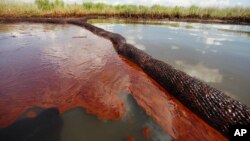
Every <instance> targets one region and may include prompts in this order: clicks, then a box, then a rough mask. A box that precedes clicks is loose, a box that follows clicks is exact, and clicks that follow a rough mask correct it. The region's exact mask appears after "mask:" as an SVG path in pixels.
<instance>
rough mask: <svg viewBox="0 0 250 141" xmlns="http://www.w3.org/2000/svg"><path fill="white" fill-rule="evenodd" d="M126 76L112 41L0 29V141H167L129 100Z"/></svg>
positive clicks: (30, 27)
mask: <svg viewBox="0 0 250 141" xmlns="http://www.w3.org/2000/svg"><path fill="white" fill-rule="evenodd" d="M114 68H120V69H114ZM128 70H130V71H131V72H135V71H133V68H132V67H130V66H129V65H127V64H126V63H125V62H123V61H122V59H121V58H120V57H119V56H118V55H117V53H116V52H115V50H114V49H113V46H112V44H111V42H110V41H108V40H106V39H102V38H100V37H98V36H95V35H94V34H92V33H91V32H89V31H87V30H85V29H83V28H80V27H77V26H72V25H53V24H25V23H22V24H9V25H7V24H2V25H1V24H0V127H1V128H0V140H3V141H4V140H5V141H12V140H26V139H27V140H38V141H39V140H43V141H45V140H46V141H49V140H51V141H72V140H74V141H83V140H85V141H106V140H108V141H119V140H120V141H124V140H126V138H127V137H130V136H131V137H133V138H134V139H135V140H140V141H144V140H145V141H146V140H147V141H148V140H151V141H165V140H171V138H170V136H169V135H168V134H166V133H165V131H163V129H162V128H161V127H160V126H159V125H158V124H156V122H155V121H154V120H153V119H152V118H150V117H149V116H148V115H147V114H146V113H145V112H144V111H143V110H142V109H141V108H140V107H139V106H138V105H137V104H136V102H135V100H134V99H133V97H132V96H131V95H128V94H129V93H128V92H126V89H127V85H128V84H130V81H132V80H130V74H131V73H130V71H128ZM135 74H138V73H136V72H135ZM131 77H135V76H134V75H131ZM140 78H143V77H141V76H140ZM145 79H146V81H147V82H146V83H148V84H150V85H153V84H152V83H151V82H150V81H149V80H148V79H147V78H146V77H145ZM140 89H141V88H140ZM34 107H41V108H34ZM51 107H55V109H49V108H51ZM59 112H60V113H61V114H59ZM88 113H92V114H88ZM97 116H98V118H99V119H102V120H99V119H98V118H97ZM120 117H121V119H120ZM111 119H114V121H113V120H111ZM3 127H5V128H3ZM144 128H149V130H150V135H151V136H150V138H146V137H145V136H144V135H143V129H144Z"/></svg>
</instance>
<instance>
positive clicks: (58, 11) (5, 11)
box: [0, 0, 250, 20]
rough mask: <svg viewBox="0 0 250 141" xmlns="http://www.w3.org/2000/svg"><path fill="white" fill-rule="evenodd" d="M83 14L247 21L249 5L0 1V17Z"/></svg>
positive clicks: (43, 0) (47, 0)
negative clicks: (204, 5) (151, 4)
mask: <svg viewBox="0 0 250 141" xmlns="http://www.w3.org/2000/svg"><path fill="white" fill-rule="evenodd" d="M84 15H109V16H118V17H133V18H138V17H144V18H145V17H147V18H205V19H208V18H209V19H240V20H249V19H250V8H249V7H224V8H218V7H203V8H201V7H197V6H191V7H180V6H175V7H166V6H161V5H153V6H143V5H109V4H105V3H92V2H85V3H82V4H65V3H64V2H63V1H61V0H53V1H49V0H36V1H35V3H33V4H32V3H30V4H27V3H25V4H24V3H10V2H0V16H1V17H9V16H11V17H31V16H45V17H66V16H84Z"/></svg>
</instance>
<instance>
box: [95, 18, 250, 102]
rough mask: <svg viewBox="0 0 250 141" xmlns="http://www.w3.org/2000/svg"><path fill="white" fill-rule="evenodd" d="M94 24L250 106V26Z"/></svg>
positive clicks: (162, 23)
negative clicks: (117, 34) (119, 35)
mask: <svg viewBox="0 0 250 141" xmlns="http://www.w3.org/2000/svg"><path fill="white" fill-rule="evenodd" d="M92 22H94V23H95V24H94V25H96V26H99V27H101V28H103V29H105V30H108V31H112V32H115V33H119V34H121V35H123V36H124V37H125V38H126V39H127V41H128V43H131V44H133V45H135V47H137V48H139V49H141V50H144V51H145V52H147V53H148V54H150V55H152V56H153V57H154V58H157V59H159V60H162V61H164V62H166V63H168V64H170V65H172V66H174V67H175V68H177V69H179V70H182V71H184V72H186V73H188V74H189V75H191V76H193V77H196V78H198V79H200V80H202V81H204V82H206V83H208V84H209V85H211V86H213V87H215V88H217V89H220V90H222V91H224V92H225V93H226V94H228V95H230V96H231V97H233V98H235V99H237V100H239V101H241V102H243V103H244V104H246V105H248V106H250V96H249V92H250V75H249V72H250V65H249V64H250V26H241V25H224V24H200V23H185V22H162V21H160V22H157V21H154V22H146V23H147V24H124V23H122V22H123V21H114V20H110V21H108V20H106V21H103V20H101V21H98V20H97V21H92ZM98 22H99V23H98ZM112 22H113V23H112ZM144 23H145V22H144Z"/></svg>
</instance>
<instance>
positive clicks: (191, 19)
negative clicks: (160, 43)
mask: <svg viewBox="0 0 250 141" xmlns="http://www.w3.org/2000/svg"><path fill="white" fill-rule="evenodd" d="M86 17H91V19H110V18H113V19H118V20H128V21H129V20H130V21H133V22H134V23H137V22H138V21H139V22H140V21H150V20H153V21H173V22H190V23H203V24H228V25H250V18H249V19H246V18H230V19H229V18H207V17H203V18H200V17H192V16H187V17H170V16H162V15H158V16H157V15H156V16H154V15H153V16H152V15H141V14H134V15H120V14H118V15H109V14H87V15H72V16H71V15H70V16H63V15H61V16H60V15H58V16H51V15H44V16H31V17H29V16H13V17H11V16H10V15H6V16H0V21H3V20H8V19H15V20H25V19H34V18H36V19H45V18H49V19H52V18H53V19H79V18H86ZM88 19H89V18H88ZM133 22H132V23H133Z"/></svg>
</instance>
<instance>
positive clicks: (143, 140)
mask: <svg viewBox="0 0 250 141" xmlns="http://www.w3.org/2000/svg"><path fill="white" fill-rule="evenodd" d="M121 96H122V98H123V99H124V100H125V103H126V109H127V113H126V115H125V117H124V118H123V119H122V120H118V121H108V120H106V121H105V120H99V119H97V117H96V116H93V115H90V114H88V113H87V112H86V111H85V110H84V109H82V108H80V107H79V108H73V109H70V110H68V111H66V112H64V113H63V114H59V111H58V109H57V108H48V109H44V108H38V107H35V108H30V109H28V110H27V111H25V112H24V113H23V114H22V115H21V116H20V118H19V119H18V120H17V121H16V122H15V123H14V124H12V125H11V126H9V127H7V128H2V129H1V128H0V139H1V140H3V141H17V140H19V141H24V140H25V141H34V140H36V141H72V140H74V141H107V140H108V141H125V140H127V139H128V138H129V137H132V138H134V139H135V140H139V141H168V140H169V141H170V140H171V137H170V136H168V135H167V134H166V133H165V132H164V131H163V130H162V128H161V127H159V126H158V125H157V124H156V123H155V121H154V120H152V119H151V118H150V117H149V116H148V115H147V114H146V113H145V112H144V111H143V110H142V109H141V108H140V107H139V106H138V105H137V104H136V102H135V100H134V99H133V97H132V96H131V95H128V94H125V93H124V94H121ZM28 112H35V113H36V114H37V116H36V117H35V118H32V119H30V118H28V117H27V113H28ZM145 127H146V128H148V129H149V130H150V138H147V137H145V136H144V135H143V129H144V128H145Z"/></svg>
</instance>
